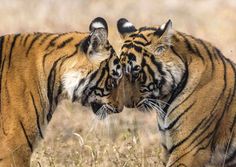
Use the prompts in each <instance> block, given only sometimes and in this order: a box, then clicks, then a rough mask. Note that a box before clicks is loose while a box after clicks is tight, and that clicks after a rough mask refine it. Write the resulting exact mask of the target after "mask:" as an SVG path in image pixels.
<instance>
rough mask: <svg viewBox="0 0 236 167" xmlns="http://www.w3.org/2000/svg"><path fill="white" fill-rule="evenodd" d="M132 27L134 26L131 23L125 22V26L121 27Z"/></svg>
mask: <svg viewBox="0 0 236 167" xmlns="http://www.w3.org/2000/svg"><path fill="white" fill-rule="evenodd" d="M133 26H134V25H133V24H132V23H130V22H126V23H125V24H123V26H122V27H124V28H127V27H133Z"/></svg>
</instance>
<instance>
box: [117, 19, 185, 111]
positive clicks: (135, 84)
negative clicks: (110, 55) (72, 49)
mask: <svg viewBox="0 0 236 167" xmlns="http://www.w3.org/2000/svg"><path fill="white" fill-rule="evenodd" d="M117 28H118V31H119V33H120V35H121V38H122V39H123V40H124V42H123V46H122V48H121V55H120V59H121V63H122V66H123V69H124V78H125V84H124V91H125V92H128V93H127V94H126V96H125V97H124V98H125V100H124V103H125V106H127V107H137V108H138V109H140V110H141V111H146V110H151V109H158V108H159V107H160V105H165V104H166V102H167V101H168V100H169V99H170V98H171V95H172V93H173V90H174V89H175V88H176V87H177V85H178V83H179V82H180V80H181V77H182V74H183V69H184V64H183V63H182V61H181V60H180V58H179V57H177V56H176V55H175V54H174V53H173V51H172V49H171V47H172V45H173V43H172V34H173V30H172V22H171V21H170V20H169V21H168V22H167V23H165V24H163V25H161V26H155V27H141V28H139V29H136V28H135V26H134V25H133V24H132V23H130V22H129V21H128V20H126V19H124V18H122V19H120V20H119V21H118V22H117ZM162 102H163V103H162Z"/></svg>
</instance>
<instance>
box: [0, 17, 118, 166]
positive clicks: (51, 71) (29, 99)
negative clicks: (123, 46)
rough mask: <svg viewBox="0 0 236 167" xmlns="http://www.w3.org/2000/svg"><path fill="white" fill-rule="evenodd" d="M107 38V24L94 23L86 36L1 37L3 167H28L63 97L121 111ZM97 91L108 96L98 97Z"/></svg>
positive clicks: (0, 140)
mask: <svg viewBox="0 0 236 167" xmlns="http://www.w3.org/2000/svg"><path fill="white" fill-rule="evenodd" d="M107 36H108V29H107V23H106V21H105V20H104V19H103V18H96V19H94V20H93V21H92V22H91V24H90V32H86V33H80V32H70V33H58V34H53V33H25V34H13V35H5V36H2V37H0V62H1V66H0V69H1V71H0V84H1V85H0V145H1V146H0V166H1V167H9V166H14V165H17V166H24V167H25V166H29V165H30V162H29V159H30V155H31V154H32V151H33V149H34V144H35V140H36V138H43V137H44V134H43V129H44V128H45V126H46V125H47V124H48V122H49V121H50V119H51V117H52V115H53V112H54V110H55V108H56V106H57V104H58V102H59V101H60V100H61V99H62V98H64V97H68V98H69V99H71V101H78V102H80V103H83V104H84V105H89V106H90V105H92V104H96V105H99V107H101V106H103V108H105V109H106V112H109V113H112V112H119V110H120V108H119V109H118V108H117V107H115V106H118V104H117V101H116V99H115V98H116V97H114V94H115V93H116V91H117V90H118V87H117V85H118V82H119V80H120V78H121V76H122V71H121V68H120V67H119V66H121V64H120V62H119V59H118V57H117V55H116V53H115V51H114V49H113V47H112V46H111V45H110V44H109V42H108V40H107ZM104 64H105V65H104ZM101 71H102V74H103V75H101ZM101 81H105V84H101ZM111 81H112V82H111ZM97 89H99V90H100V91H102V92H105V93H104V94H95V91H96V90H97ZM113 89H115V91H113V92H111V90H113ZM85 90H89V92H90V94H89V95H88V94H86V92H85ZM84 96H86V100H82V99H84V98H83V97H84ZM90 96H91V97H92V99H91V98H90ZM114 104H115V105H114ZM107 106H109V108H108V109H107ZM97 110H99V108H98V107H93V111H94V113H96V112H97Z"/></svg>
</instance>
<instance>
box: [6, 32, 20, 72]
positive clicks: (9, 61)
mask: <svg viewBox="0 0 236 167" xmlns="http://www.w3.org/2000/svg"><path fill="white" fill-rule="evenodd" d="M19 36H20V34H16V35H14V38H13V41H12V44H11V49H10V54H9V60H8V69H9V68H10V65H11V57H12V52H13V48H14V46H15V43H16V39H17V38H18V37H19Z"/></svg>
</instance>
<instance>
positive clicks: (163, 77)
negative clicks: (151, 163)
mask: <svg viewBox="0 0 236 167" xmlns="http://www.w3.org/2000/svg"><path fill="white" fill-rule="evenodd" d="M117 26H118V30H119V32H120V34H121V37H122V38H123V39H124V43H123V46H122V49H121V57H120V58H121V63H122V64H123V66H124V68H125V69H124V75H125V80H126V84H125V90H124V91H125V92H129V93H126V100H125V105H126V106H127V107H137V108H138V109H140V110H142V111H145V110H155V111H157V113H158V114H157V115H158V128H159V132H160V134H161V141H160V147H161V148H162V151H163V152H162V155H161V157H160V159H159V162H160V166H166V167H177V166H178V167H180V166H181V167H184V166H185V167H186V166H187V167H205V166H214V167H216V166H217V167H218V166H219V167H221V166H225V167H233V166H236V136H235V135H236V128H235V121H236V95H235V91H236V65H235V64H234V63H233V62H232V61H231V60H229V59H227V58H225V57H224V56H223V54H222V53H221V52H220V51H219V50H218V49H217V48H216V47H214V46H213V45H212V44H210V43H208V42H206V41H204V40H201V39H198V38H195V37H193V36H191V35H187V34H184V33H181V32H178V31H175V30H173V29H172V23H171V21H168V22H167V23H166V24H163V25H162V26H155V27H142V28H139V29H136V28H135V26H133V24H132V23H130V22H128V21H127V20H126V19H120V20H119V21H118V24H117Z"/></svg>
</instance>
